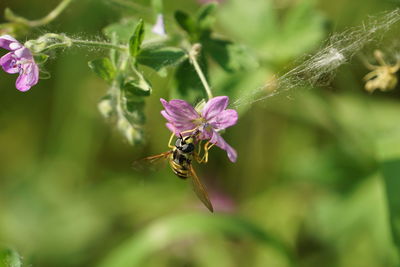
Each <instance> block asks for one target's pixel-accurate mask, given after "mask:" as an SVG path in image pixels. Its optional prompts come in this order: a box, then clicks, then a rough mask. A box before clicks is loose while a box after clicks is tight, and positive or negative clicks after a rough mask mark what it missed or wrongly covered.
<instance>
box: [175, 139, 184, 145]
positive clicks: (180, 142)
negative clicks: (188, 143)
mask: <svg viewBox="0 0 400 267" xmlns="http://www.w3.org/2000/svg"><path fill="white" fill-rule="evenodd" d="M175 146H176V147H181V146H182V139H180V138H178V139H176V141H175Z"/></svg>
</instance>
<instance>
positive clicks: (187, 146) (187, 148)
mask: <svg viewBox="0 0 400 267" xmlns="http://www.w3.org/2000/svg"><path fill="white" fill-rule="evenodd" d="M192 151H194V145H193V144H192V143H189V144H185V145H183V146H182V152H185V153H189V152H192Z"/></svg>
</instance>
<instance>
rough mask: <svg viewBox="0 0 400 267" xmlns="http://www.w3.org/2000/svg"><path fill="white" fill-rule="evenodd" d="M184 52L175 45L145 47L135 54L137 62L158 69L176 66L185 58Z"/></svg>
mask: <svg viewBox="0 0 400 267" xmlns="http://www.w3.org/2000/svg"><path fill="white" fill-rule="evenodd" d="M186 57H187V56H186V53H185V52H184V51H183V50H182V49H180V48H176V47H159V46H156V47H154V46H153V47H146V48H143V49H142V50H141V51H140V54H139V55H138V56H137V63H138V64H141V65H145V66H148V67H150V68H152V69H154V70H155V71H160V70H162V69H164V68H165V67H168V66H176V65H178V64H179V63H181V62H182V61H183V60H184V59H185V58H186Z"/></svg>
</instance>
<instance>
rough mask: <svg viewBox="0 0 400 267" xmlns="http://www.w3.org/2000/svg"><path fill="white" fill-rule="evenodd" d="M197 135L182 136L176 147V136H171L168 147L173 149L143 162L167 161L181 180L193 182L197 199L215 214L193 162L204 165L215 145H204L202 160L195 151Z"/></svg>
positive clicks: (178, 139)
mask: <svg viewBox="0 0 400 267" xmlns="http://www.w3.org/2000/svg"><path fill="white" fill-rule="evenodd" d="M196 136H197V134H196V133H194V134H191V135H188V136H185V137H183V136H182V135H181V134H180V135H179V137H178V138H177V139H176V141H175V145H171V142H172V139H173V137H174V134H172V135H171V138H170V140H169V144H168V147H169V148H170V149H171V150H169V151H167V152H164V153H161V154H158V155H154V156H150V157H146V158H144V159H143V160H144V161H148V162H150V163H153V162H155V161H157V160H159V159H167V160H168V163H169V165H170V167H171V169H172V171H173V172H174V173H175V174H176V176H178V177H179V178H181V179H188V178H190V180H191V181H192V185H193V190H194V192H195V193H196V195H197V197H198V198H199V199H200V200H201V202H203V204H204V205H205V206H206V207H207V208H208V209H209V210H210V211H211V212H213V211H214V209H213V206H212V204H211V201H210V198H209V197H208V193H207V191H206V187H205V186H204V185H203V184H202V183H201V181H200V179H199V177H198V176H197V174H196V172H195V170H194V168H193V165H192V161H193V159H195V160H196V161H197V162H198V163H203V162H207V161H208V150H209V149H210V148H211V147H212V146H213V145H214V144H212V143H209V142H207V143H206V144H205V145H204V151H205V152H204V156H203V157H202V158H200V156H199V154H200V151H195V149H196V146H195V145H196V144H197V139H196ZM199 147H201V146H200V144H199Z"/></svg>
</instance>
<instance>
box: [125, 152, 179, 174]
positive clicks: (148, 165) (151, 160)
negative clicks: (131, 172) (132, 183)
mask: <svg viewBox="0 0 400 267" xmlns="http://www.w3.org/2000/svg"><path fill="white" fill-rule="evenodd" d="M171 153H172V151H167V152H164V153H161V154H158V155H154V156H150V157H146V158H143V159H140V160H136V161H134V162H133V163H132V167H133V168H134V169H136V170H139V171H140V170H146V169H147V170H149V169H150V170H151V169H155V167H157V165H160V164H162V163H163V162H165V161H164V160H165V159H167V158H168V157H169V155H171Z"/></svg>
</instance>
